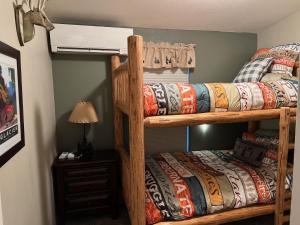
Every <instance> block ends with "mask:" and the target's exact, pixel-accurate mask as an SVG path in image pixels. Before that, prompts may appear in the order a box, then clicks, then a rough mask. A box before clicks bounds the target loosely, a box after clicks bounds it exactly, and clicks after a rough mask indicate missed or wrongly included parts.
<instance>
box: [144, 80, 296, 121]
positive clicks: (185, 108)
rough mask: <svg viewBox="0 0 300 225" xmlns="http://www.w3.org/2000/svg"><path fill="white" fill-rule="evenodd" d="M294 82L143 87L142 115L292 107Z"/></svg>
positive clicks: (179, 84)
mask: <svg viewBox="0 0 300 225" xmlns="http://www.w3.org/2000/svg"><path fill="white" fill-rule="evenodd" d="M297 99H298V82H297V81H294V80H278V81H269V82H253V83H203V84H200V83H199V84H184V83H169V84H162V83H155V84H149V85H144V114H145V116H156V115H170V114H188V113H204V112H226V111H248V110H256V109H275V108H280V107H283V106H289V107H295V106H296V105H297Z"/></svg>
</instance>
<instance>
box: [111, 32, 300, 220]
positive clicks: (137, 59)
mask: <svg viewBox="0 0 300 225" xmlns="http://www.w3.org/2000/svg"><path fill="white" fill-rule="evenodd" d="M111 66H112V83H113V87H112V89H113V105H114V126H115V148H116V150H117V151H118V153H119V155H120V159H121V169H122V188H123V197H124V201H125V203H126V206H127V208H128V211H129V216H130V220H131V224H132V225H145V224H146V214H145V149H144V129H145V127H175V126H190V125H200V124H213V123H238V122H248V124H249V126H248V127H249V131H254V130H255V129H256V127H257V125H258V121H260V120H267V119H279V148H278V170H277V174H278V177H277V188H276V190H277V191H276V201H275V203H274V204H264V205H261V204H260V205H254V206H248V207H245V208H240V209H233V210H230V211H224V212H219V213H214V214H208V215H205V216H201V217H194V218H190V219H186V220H182V221H165V222H159V223H157V224H156V225H203V224H222V223H227V222H231V221H238V220H242V219H247V218H251V217H256V216H261V215H267V214H273V213H274V214H275V224H276V225H282V224H283V223H285V222H287V221H289V215H285V214H284V212H285V211H286V210H290V203H291V192H288V191H285V177H286V174H287V173H291V172H292V168H288V162H287V157H288V151H289V149H293V148H294V145H293V144H290V143H289V125H290V123H295V122H296V117H295V116H296V108H288V107H284V108H281V109H268V110H255V111H243V112H208V113H199V114H184V115H167V116H153V117H147V118H145V117H144V103H143V84H144V71H143V38H142V37H141V36H136V35H135V36H130V37H129V38H128V60H127V62H126V63H123V64H121V63H120V57H119V56H117V55H115V56H112V58H111ZM123 114H126V115H127V116H128V123H129V149H130V151H128V150H126V149H125V147H124V133H123Z"/></svg>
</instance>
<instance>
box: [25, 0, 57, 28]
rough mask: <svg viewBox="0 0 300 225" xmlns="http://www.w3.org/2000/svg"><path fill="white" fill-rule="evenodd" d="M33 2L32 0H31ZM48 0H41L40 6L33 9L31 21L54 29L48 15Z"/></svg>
mask: <svg viewBox="0 0 300 225" xmlns="http://www.w3.org/2000/svg"><path fill="white" fill-rule="evenodd" d="M29 2H31V0H29ZM46 2H47V0H39V1H38V7H37V8H33V10H31V22H32V23H33V24H35V25H38V26H42V27H45V28H46V29H47V30H48V31H50V30H53V29H54V26H53V24H52V23H51V21H50V20H49V18H48V17H47V15H46V12H45V8H46Z"/></svg>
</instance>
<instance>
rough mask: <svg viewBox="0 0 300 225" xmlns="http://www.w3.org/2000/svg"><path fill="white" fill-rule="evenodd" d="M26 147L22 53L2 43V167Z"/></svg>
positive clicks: (0, 75) (0, 61)
mask: <svg viewBox="0 0 300 225" xmlns="http://www.w3.org/2000/svg"><path fill="white" fill-rule="evenodd" d="M24 145H25V140H24V121H23V100H22V79H21V58H20V52H19V51H18V50H16V49H14V48H12V47H10V46H8V45H6V44H4V43H2V42H1V41H0V167H2V166H3V165H4V164H5V163H6V162H7V161H8V160H9V159H10V158H12V157H13V156H14V155H15V154H16V153H17V152H18V151H20V150H21V149H22V148H23V147H24Z"/></svg>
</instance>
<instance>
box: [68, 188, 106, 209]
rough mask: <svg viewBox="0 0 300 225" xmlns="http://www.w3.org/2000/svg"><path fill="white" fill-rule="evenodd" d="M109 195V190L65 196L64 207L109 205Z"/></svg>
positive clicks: (77, 207)
mask: <svg viewBox="0 0 300 225" xmlns="http://www.w3.org/2000/svg"><path fill="white" fill-rule="evenodd" d="M110 204H111V196H110V193H109V192H99V193H93V194H91V195H88V194H83V195H76V196H71V197H67V198H66V209H67V210H73V209H83V208H92V207H99V206H103V207H104V206H110Z"/></svg>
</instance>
